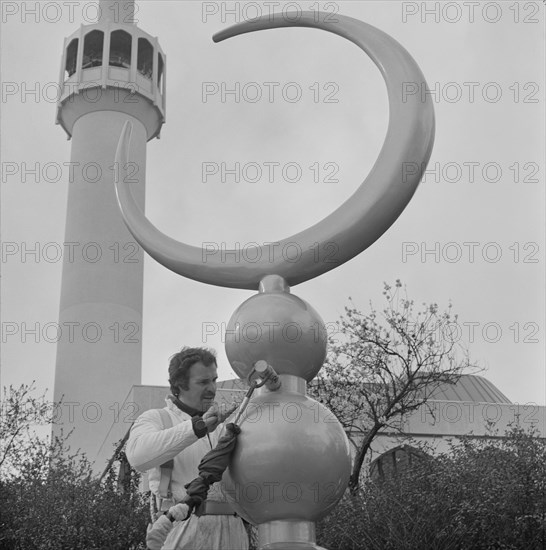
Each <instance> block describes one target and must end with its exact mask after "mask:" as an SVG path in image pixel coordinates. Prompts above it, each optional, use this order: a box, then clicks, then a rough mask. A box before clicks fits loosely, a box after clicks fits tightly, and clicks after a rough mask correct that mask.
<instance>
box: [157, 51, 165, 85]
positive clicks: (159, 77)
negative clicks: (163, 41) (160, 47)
mask: <svg viewBox="0 0 546 550" xmlns="http://www.w3.org/2000/svg"><path fill="white" fill-rule="evenodd" d="M164 65H165V64H164V61H163V56H162V55H161V54H160V53H159V52H158V54H157V87H158V88H159V91H160V92H161V93H163V67H164Z"/></svg>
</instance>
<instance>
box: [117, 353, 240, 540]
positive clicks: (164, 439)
mask: <svg viewBox="0 0 546 550" xmlns="http://www.w3.org/2000/svg"><path fill="white" fill-rule="evenodd" d="M217 378H218V376H217V365H216V357H215V356H214V354H213V352H211V351H209V350H206V349H202V348H187V347H185V348H182V350H181V351H180V352H178V353H176V354H175V355H173V356H172V357H171V359H170V363H169V384H170V386H171V392H172V395H169V396H168V397H167V399H166V403H167V406H166V407H165V409H164V410H166V411H167V413H168V415H169V417H170V420H171V421H172V427H168V428H165V426H164V422H163V420H162V414H165V413H160V411H159V410H158V409H152V410H149V411H146V412H145V413H143V414H142V415H141V416H140V417H139V418H138V419H137V421H136V422H135V424H134V425H133V427H132V428H131V433H130V436H129V440H128V441H127V447H126V454H127V458H128V459H129V462H130V463H131V465H132V466H133V467H134V468H135V469H136V470H139V471H141V472H145V471H148V470H149V474H148V476H149V477H148V478H149V484H150V489H151V491H152V493H154V494H155V495H156V498H157V501H158V505H159V509H160V510H165V509H168V507H169V506H171V505H173V504H175V503H177V502H179V501H181V500H182V499H183V497H184V496H185V495H186V490H185V488H184V485H186V484H187V483H189V482H190V481H192V480H193V479H194V478H195V477H197V475H198V465H199V462H200V461H201V459H202V458H203V456H204V455H205V454H206V453H207V452H208V451H210V450H211V448H213V447H214V446H215V445H216V442H217V440H218V432H219V431H220V430H218V431H217V432H215V431H216V428H217V427H218V425H219V424H220V423H222V422H223V421H224V420H225V418H226V417H227V416H229V414H231V412H233V411H232V410H231V411H226V413H225V414H221V412H220V411H219V409H218V406H217V405H216V404H214V403H213V401H214V397H215V395H216V380H217ZM171 459H172V460H173V465H172V472H171V473H170V480H167V481H170V487H169V491H168V493H169V495H168V496H169V497H170V496H171V494H172V500H170V499H169V498H165V502H163V499H162V498H161V496H160V494H161V495H163V497H166V496H167V495H166V492H167V491H166V487H165V485H166V480H165V472H164V473H163V476H162V468H161V465H164V464H165V463H167V462H168V461H170V460H171ZM167 477H168V476H167ZM205 504H206V506H201V507H200V509H199V510H198V513H201V515H196V514H192V515H191V516H190V518H189V519H187V520H186V521H179V522H177V523H176V524H175V526H174V528H173V529H172V531H171V532H170V533H169V536H168V537H167V539H166V540H165V544H164V545H163V550H216V549H218V550H247V549H248V537H247V535H246V531H245V528H244V525H243V522H242V520H241V519H240V518H239V517H237V516H235V515H234V514H233V512H232V511H231V509H230V508H229V505H228V504H227V503H226V498H225V495H224V494H223V493H222V491H221V488H220V487H218V484H214V485H213V486H212V487H211V488H210V490H209V494H208V499H207V501H206V503H205Z"/></svg>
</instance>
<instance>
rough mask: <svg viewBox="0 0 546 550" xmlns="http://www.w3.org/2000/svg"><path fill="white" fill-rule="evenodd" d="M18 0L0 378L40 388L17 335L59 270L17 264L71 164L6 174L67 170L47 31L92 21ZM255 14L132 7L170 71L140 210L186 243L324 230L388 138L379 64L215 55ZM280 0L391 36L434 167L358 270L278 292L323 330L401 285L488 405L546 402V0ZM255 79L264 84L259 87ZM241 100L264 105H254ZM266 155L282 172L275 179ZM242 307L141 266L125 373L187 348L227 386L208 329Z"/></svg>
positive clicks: (6, 50)
mask: <svg viewBox="0 0 546 550" xmlns="http://www.w3.org/2000/svg"><path fill="white" fill-rule="evenodd" d="M35 4H36V2H34V1H32V2H4V3H3V14H2V15H3V21H2V36H1V40H2V44H1V46H2V48H1V52H2V54H1V55H2V80H3V97H2V120H1V125H2V126H1V130H2V138H3V139H2V184H3V185H2V228H1V229H2V239H3V241H4V245H3V249H2V250H3V257H2V266H1V267H2V283H3V284H2V328H3V332H2V372H1V384H2V385H9V384H19V383H21V382H30V381H31V380H33V379H35V380H36V381H37V385H38V387H39V388H49V389H52V388H53V377H54V364H55V348H56V346H55V343H53V342H47V341H46V340H45V339H44V338H43V336H39V337H38V340H39V342H36V341H35V339H36V338H35V336H33V335H27V336H26V338H24V337H23V335H22V328H23V324H26V326H27V327H34V326H35V324H36V323H39V325H40V327H43V326H44V325H45V324H47V323H51V322H55V321H56V320H57V319H58V308H59V296H60V282H61V281H60V280H61V267H62V262H61V261H54V262H49V261H47V260H46V258H44V257H42V256H41V254H40V257H39V259H38V261H36V259H35V257H34V256H32V255H28V256H26V257H25V256H24V255H23V254H22V253H21V251H22V250H24V247H25V246H27V247H29V248H33V247H35V243H38V247H39V248H40V250H41V249H43V247H44V246H45V245H46V244H47V243H61V244H62V243H63V241H64V223H65V209H66V197H67V189H68V171H67V168H64V170H65V172H64V173H63V174H62V177H60V178H59V180H58V181H54V180H55V179H56V178H55V174H54V172H47V173H40V175H39V176H38V179H39V181H38V182H35V179H34V175H32V174H30V175H27V177H26V181H24V179H23V177H22V175H21V173H22V171H23V168H24V166H23V163H26V165H27V166H28V167H34V166H35V164H36V163H38V165H39V171H40V172H42V171H43V170H44V167H45V166H46V165H48V163H55V164H56V165H58V166H60V167H62V166H63V164H62V163H63V162H67V161H69V159H70V141H67V140H66V135H65V133H64V131H63V130H62V129H61V128H60V127H59V126H55V124H54V118H55V98H54V96H55V92H54V88H52V87H51V86H52V85H51V83H56V82H57V80H58V75H59V65H60V56H61V53H62V45H63V39H64V37H66V36H68V35H70V34H71V33H72V32H73V31H75V30H76V29H77V27H78V25H79V24H80V23H90V22H92V21H91V20H90V18H91V16H92V15H93V13H94V12H93V10H92V9H87V10H86V9H85V5H86V4H88V3H86V2H80V3H77V4H76V3H72V4H71V8H70V9H69V8H68V6H67V4H66V3H63V2H41V3H40V4H39V5H40V10H39V12H38V15H37V16H36V15H32V14H31V13H28V9H30V8H34V5H35ZM46 4H49V5H50V6H49V8H47V11H45V10H44V9H43V7H44V6H45V5H46ZM251 4H252V5H250V6H248V5H247V4H246V3H245V2H238V3H236V4H235V3H223V2H219V3H213V2H202V3H201V2H181V1H167V2H164V1H159V0H154V1H151V0H149V1H139V2H138V11H137V19H138V21H139V26H140V27H141V28H143V29H144V30H146V31H147V32H149V33H150V34H151V35H153V36H157V37H158V38H159V40H160V43H161V45H162V48H163V50H164V51H165V53H166V54H167V67H168V69H167V71H168V78H167V123H166V124H165V126H164V127H163V130H162V132H161V139H160V140H153V141H151V142H149V144H148V160H147V178H146V179H147V189H146V195H147V197H146V214H147V216H148V218H149V219H150V220H152V221H153V223H154V224H155V225H156V226H157V227H158V228H159V229H161V230H162V231H163V232H165V233H166V234H168V235H170V236H171V237H173V238H176V239H179V240H182V241H184V242H186V243H189V244H193V245H196V246H200V245H201V243H203V242H212V243H217V246H219V247H220V246H226V247H227V248H232V247H234V246H235V243H239V246H240V247H241V248H244V246H245V244H246V243H251V242H258V243H263V242H267V241H278V240H280V239H282V238H285V237H288V236H290V235H292V234H294V233H295V232H298V231H300V230H303V229H305V228H307V227H309V226H310V225H312V224H314V223H316V222H317V221H319V220H321V219H322V218H323V217H325V216H326V215H328V214H329V213H330V212H332V211H333V209H335V208H336V207H337V206H339V205H340V204H342V202H344V201H345V200H346V199H347V198H348V197H350V195H351V194H352V193H353V192H354V191H355V189H356V188H357V187H358V186H359V185H360V183H361V182H362V180H363V179H364V177H365V176H366V174H367V173H368V171H369V169H370V168H371V167H372V165H373V163H374V161H375V159H376V157H377V154H378V152H379V150H380V148H381V145H382V143H383V139H384V136H385V132H386V128H387V122H388V105H387V97H386V90H385V86H384V83H383V80H382V77H381V75H380V73H379V71H378V70H377V68H376V67H375V65H373V63H372V62H371V61H370V60H369V59H368V58H367V57H366V56H365V55H364V53H363V52H362V51H360V50H359V49H358V48H355V46H354V45H352V44H351V43H349V42H348V41H346V40H343V39H342V38H340V37H338V36H335V35H332V34H330V33H326V32H322V31H318V30H312V29H283V30H273V31H266V32H261V33H255V34H248V35H244V36H241V37H237V38H234V39H231V40H228V41H226V42H223V43H220V44H214V43H213V42H212V40H211V36H212V34H214V33H215V32H217V31H219V30H221V29H223V28H225V27H226V26H228V25H230V24H232V23H234V22H235V21H236V20H237V21H238V20H242V19H244V18H245V17H253V16H254V15H255V14H256V9H257V8H256V6H258V5H259V4H257V3H251ZM266 4H267V3H266ZM273 4H276V8H275V9H276V10H277V11H278V10H280V9H281V8H282V7H284V6H285V4H286V3H281V2H278V3H273V2H272V3H270V5H273ZM289 4H290V6H287V9H289V10H290V11H294V10H297V9H304V10H307V9H316V7H317V6H319V5H320V7H321V8H322V9H324V10H327V11H330V12H335V11H338V12H339V13H341V14H345V15H349V16H352V17H356V18H359V19H361V20H363V21H366V22H367V23H370V24H372V25H374V26H377V27H379V28H380V29H382V30H384V31H386V32H387V33H389V34H390V35H391V36H393V37H394V38H395V39H396V40H398V41H399V42H400V43H401V44H402V45H403V46H404V47H405V48H406V49H407V50H408V51H409V52H410V53H411V54H412V56H413V57H414V58H415V59H416V61H417V62H418V64H419V65H420V67H421V69H422V71H423V73H424V74H425V76H426V79H427V81H428V84H429V87H430V88H431V89H432V90H433V92H435V93H434V95H433V98H434V108H435V113H436V141H435V145H434V149H433V152H432V157H431V160H430V164H429V173H427V174H426V179H425V181H423V182H422V184H421V186H420V187H419V189H418V190H417V192H416V194H415V196H414V197H413V199H412V201H411V202H410V204H409V206H408V207H407V208H406V210H405V211H404V212H403V214H402V215H401V216H400V218H399V219H398V220H397V221H396V223H395V224H394V225H393V226H392V227H391V228H390V229H389V230H388V231H387V232H386V233H385V234H384V235H383V236H382V237H381V238H380V239H379V240H378V241H377V242H376V243H375V244H373V245H372V246H371V247H370V248H369V249H368V250H366V251H365V252H363V253H362V254H361V255H359V256H358V257H357V258H355V259H353V260H352V261H350V262H348V263H347V264H345V265H343V266H341V267H339V268H337V269H335V270H333V271H331V272H329V273H327V274H325V275H323V276H321V277H319V278H317V279H314V280H312V281H310V282H307V283H303V284H301V285H299V286H296V287H293V288H292V292H293V293H294V294H297V295H298V296H300V297H301V298H303V299H305V300H307V301H308V302H310V303H311V305H312V306H313V307H314V308H315V309H316V310H317V311H318V312H319V313H320V314H321V315H322V317H323V319H324V321H325V322H326V323H327V326H328V328H329V331H330V332H331V333H332V332H335V327H336V323H337V322H338V321H339V317H340V315H342V313H343V310H344V307H345V306H346V305H347V304H348V297H349V296H351V297H352V299H353V301H354V303H355V305H356V306H357V307H359V308H361V309H363V310H365V309H366V308H368V304H369V301H370V300H371V301H372V302H373V303H374V304H375V305H376V306H377V307H378V308H381V306H382V302H381V300H382V295H381V292H382V287H383V281H387V282H394V281H395V279H397V278H400V279H401V280H402V281H403V282H404V283H405V284H406V285H407V288H408V293H409V295H410V297H412V298H414V299H415V301H416V302H417V303H421V302H431V301H434V302H437V303H438V304H439V305H440V307H442V308H443V307H446V306H447V305H448V303H449V302H452V303H453V306H454V307H453V309H454V311H455V312H457V313H458V314H459V321H460V323H461V327H462V332H461V338H462V339H463V340H464V341H466V342H467V344H468V347H469V349H470V352H471V357H472V359H473V360H475V361H476V362H478V363H479V364H480V365H481V366H483V367H485V368H486V369H487V371H486V372H485V373H484V376H486V377H487V378H488V379H489V380H491V381H492V382H493V383H494V384H495V385H497V386H498V388H499V389H500V390H501V391H502V392H503V393H505V394H506V395H507V396H508V397H509V398H510V399H512V400H513V401H514V402H518V403H522V404H524V403H530V402H534V403H538V404H544V403H545V397H544V395H545V375H544V365H545V361H544V360H545V357H544V355H545V353H544V304H545V300H544V298H545V296H544V289H545V285H544V282H545V270H544V266H545V262H544V249H545V242H544V228H545V223H544V221H545V219H544V218H545V212H544V209H545V196H544V195H545V193H544V174H545V169H546V166H545V159H544V152H545V150H546V147H545V145H546V144H545V135H544V119H545V108H544V105H545V91H544V90H545V85H544V82H545V79H544V68H545V67H546V63H545V61H546V60H545V55H544V4H543V3H542V2H536V3H535V2H525V3H516V2H486V3H484V2H480V3H478V2H474V3H473V2H463V3H455V2H449V3H447V4H442V3H439V2H436V3H433V2H431V3H427V4H426V6H425V4H424V3H422V2H405V3H404V2H402V3H399V2H394V1H388V2H290V3H289ZM53 5H57V7H59V6H60V11H58V10H57V8H55V7H51V6H53ZM260 5H261V6H262V9H263V13H264V14H266V13H267V11H266V7H265V6H264V5H263V4H260ZM237 6H238V9H237ZM442 6H443V7H442ZM233 7H235V8H236V11H235V13H231V12H229V10H226V8H233ZM425 7H426V8H427V9H428V10H429V11H428V12H425V10H424V8H425ZM431 10H432V11H431ZM58 13H60V17H58V16H57V15H58ZM86 17H87V18H88V19H87V20H86ZM37 19H39V20H38V21H37ZM207 82H208V83H214V84H213V85H212V87H209V88H208V89H209V90H212V91H214V90H215V89H216V88H217V89H218V91H219V92H220V91H221V90H222V87H224V88H225V87H228V88H233V87H234V86H235V85H236V84H235V83H238V85H239V87H240V89H241V97H240V98H239V101H236V100H235V98H234V97H233V96H227V97H226V98H225V102H222V97H221V94H220V93H210V94H209V95H208V96H207V98H206V101H204V99H203V93H202V91H203V85H204V83H207ZM266 82H277V83H279V84H278V86H275V88H274V92H275V95H274V96H271V88H269V87H267V86H266V85H265V84H264V83H266ZM250 83H252V84H250ZM286 85H288V86H286ZM215 86H216V88H215ZM245 86H246V87H245ZM29 89H36V90H37V94H38V97H36V96H34V95H33V94H32V93H27V92H28V90H29ZM257 90H259V91H260V92H261V93H262V99H261V100H259V101H253V99H254V97H255V95H254V94H255V93H256V91H257ZM283 90H284V92H285V93H284V94H283ZM298 90H299V92H301V97H300V98H299V99H297V100H294V97H295V95H294V94H295V93H297V92H298ZM269 99H272V101H269ZM204 163H208V164H207V166H213V167H214V166H215V165H218V167H219V168H221V167H222V163H224V167H225V168H228V169H233V168H234V166H235V163H240V166H241V167H242V168H241V172H240V176H241V177H240V180H241V181H239V182H234V181H233V177H230V176H227V177H226V178H225V179H224V181H222V178H221V177H220V174H214V175H210V176H209V177H207V178H206V181H203V177H202V171H203V166H204ZM248 163H257V165H258V166H259V167H260V168H261V169H262V171H263V173H262V177H261V178H256V175H257V172H256V171H255V167H256V164H252V165H248V166H249V167H248V169H247V171H245V169H244V166H245V165H246V164H248ZM266 163H268V164H266ZM269 163H278V164H275V166H277V169H276V170H275V174H274V181H273V182H270V181H269V178H268V172H267V170H268V168H267V166H271V164H269ZM49 166H50V167H51V165H49ZM310 167H314V168H310ZM251 168H252V169H251ZM283 168H285V170H284V171H283ZM49 169H51V168H49ZM13 171H16V172H17V173H15V174H12V172H13ZM298 171H299V172H301V177H300V179H299V181H291V180H294V179H295V178H296V177H297V175H298ZM252 179H258V181H251V180H252ZM315 179H316V180H317V181H314V180H315ZM8 243H11V244H9V245H8ZM223 243H224V244H223ZM464 243H467V244H464ZM469 243H473V244H469ZM6 246H7V247H8V248H6ZM14 250H15V252H14V253H12V252H13V251H14ZM427 250H428V251H429V253H425V252H426V251H427ZM7 252H10V253H9V254H7ZM251 294H252V293H251V292H248V291H237V290H230V289H225V288H215V287H212V286H208V285H204V284H201V283H197V282H194V281H191V280H186V279H183V278H182V277H180V276H177V275H175V274H173V273H171V272H170V271H168V270H167V269H165V268H164V267H162V266H160V265H158V264H157V263H155V261H153V260H151V259H150V258H148V257H147V258H146V260H145V282H144V326H143V365H142V382H143V383H145V384H165V383H166V367H167V359H168V357H169V356H170V355H171V354H172V353H174V352H175V351H176V350H177V349H178V348H180V347H181V346H182V345H184V344H188V345H206V346H210V347H214V348H216V349H217V350H218V352H219V355H220V361H219V367H220V368H219V374H220V377H221V378H230V377H233V372H232V371H231V369H230V367H229V365H228V362H227V359H226V358H225V354H224V351H223V342H222V337H221V332H222V325H223V324H225V323H227V322H228V320H229V318H230V316H231V314H232V313H233V311H234V310H235V309H236V308H237V306H238V305H239V304H240V303H241V302H242V301H243V300H245V299H247V298H248V297H249V296H251ZM6 323H11V324H10V325H9V326H10V327H13V326H14V325H13V323H15V324H16V326H17V327H18V331H17V333H16V334H8V333H6V330H5V328H6V327H7V326H8V325H7V324H6ZM19 329H20V330H19Z"/></svg>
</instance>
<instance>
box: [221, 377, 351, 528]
mask: <svg viewBox="0 0 546 550" xmlns="http://www.w3.org/2000/svg"><path fill="white" fill-rule="evenodd" d="M282 381H283V391H276V392H264V393H262V394H261V395H258V396H256V397H254V398H253V399H252V400H251V402H250V404H249V406H248V407H247V409H246V413H245V415H244V416H243V419H242V420H241V421H240V426H241V433H240V434H239V436H238V440H237V446H236V448H235V451H234V453H233V456H232V460H231V464H230V466H229V469H228V471H227V472H226V474H225V475H224V478H223V482H224V487H225V489H226V494H227V496H228V500H229V501H230V503H231V504H232V506H233V507H234V509H235V510H236V511H237V513H238V514H239V515H241V516H242V517H243V518H245V519H246V520H247V521H249V522H251V523H253V524H262V523H266V522H271V521H277V520H298V521H310V522H313V521H316V520H318V519H320V518H321V517H323V516H324V515H326V514H327V513H328V512H329V511H330V510H331V509H332V508H333V507H334V506H335V505H336V504H337V502H338V501H339V499H340V498H341V496H342V495H343V493H344V491H345V488H346V487H347V483H348V481H349V475H350V465H351V458H350V448H349V442H348V440H347V437H346V435H345V432H344V431H343V428H342V426H341V424H340V423H339V421H338V420H337V419H336V418H335V416H334V415H333V414H332V413H331V412H330V411H329V410H328V409H327V408H326V407H324V406H323V405H321V404H320V403H318V402H317V401H315V400H314V399H311V398H310V397H308V396H306V395H302V394H299V393H287V392H285V391H284V388H285V386H284V379H283V380H282Z"/></svg>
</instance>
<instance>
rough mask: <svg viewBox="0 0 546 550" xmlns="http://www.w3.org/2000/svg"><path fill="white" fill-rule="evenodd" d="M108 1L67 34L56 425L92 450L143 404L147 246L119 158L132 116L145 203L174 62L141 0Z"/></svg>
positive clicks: (136, 184)
mask: <svg viewBox="0 0 546 550" xmlns="http://www.w3.org/2000/svg"><path fill="white" fill-rule="evenodd" d="M99 6H100V14H99V17H98V20H97V23H95V24H91V25H82V26H81V27H80V28H79V30H77V31H76V32H75V33H74V34H72V35H71V36H69V37H68V38H67V39H66V40H65V43H64V50H63V56H62V61H61V74H60V86H61V90H62V93H61V96H60V99H59V102H58V105H57V117H56V122H57V124H60V125H61V126H62V127H63V128H64V130H65V131H66V133H67V134H68V137H69V139H72V151H71V158H70V164H69V190H68V203H67V216H66V230H65V243H64V251H65V254H64V259H63V261H64V263H63V273H62V286H61V302H60V313H59V334H60V339H59V342H58V344H57V361H56V370H55V391H54V399H55V401H59V400H61V401H62V403H61V405H60V407H59V408H58V409H57V411H58V412H57V419H58V421H59V423H58V424H57V425H56V426H54V428H53V433H54V435H56V434H59V433H60V430H61V429H62V430H63V431H64V432H65V433H66V432H67V431H69V430H72V429H74V431H73V434H72V436H71V438H70V440H69V441H70V445H71V448H72V449H73V450H75V449H77V448H81V449H82V450H83V451H85V452H86V453H87V454H88V456H89V458H90V459H92V460H95V459H97V452H98V450H99V447H100V445H101V443H102V442H103V441H104V438H105V437H106V435H107V432H108V430H109V428H110V427H111V426H112V423H113V422H124V421H125V422H128V424H127V427H128V426H129V424H130V421H131V420H134V416H135V413H136V412H137V411H135V410H120V407H121V404H122V403H123V402H124V399H125V397H126V395H127V393H128V391H129V390H130V388H131V386H132V385H133V384H140V382H141V348H142V283H143V253H142V250H141V249H140V247H139V246H138V245H137V243H136V242H135V241H134V239H133V237H132V236H131V235H130V233H129V231H128V230H127V229H126V227H125V225H124V223H123V221H122V218H121V215H120V213H119V209H118V206H117V202H116V197H115V191H114V185H113V178H114V177H116V173H117V169H116V167H115V166H114V158H115V153H116V147H117V142H118V139H119V136H120V134H121V130H122V128H123V125H124V123H125V121H127V120H131V122H132V123H133V136H134V137H133V140H132V142H131V152H130V157H131V159H134V160H132V161H131V163H130V166H129V167H128V176H127V178H128V183H129V184H130V185H131V186H132V192H133V195H134V196H135V198H136V200H137V201H138V203H139V206H140V207H141V208H142V209H144V199H145V172H146V142H147V141H149V140H150V139H152V138H154V137H156V136H159V132H160V129H161V125H162V124H163V122H164V121H165V67H166V66H165V55H164V53H163V51H162V50H161V48H160V47H159V44H158V42H157V39H156V38H154V37H152V36H150V35H148V34H147V33H145V32H144V31H142V30H140V29H139V28H138V27H137V26H136V25H135V24H134V22H133V14H134V0H101V1H100V4H99ZM104 452H105V453H106V455H108V454H111V449H104ZM96 466H97V468H99V469H100V468H102V467H103V466H104V464H103V463H102V457H100V458H99V459H98V461H97V464H96Z"/></svg>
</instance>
